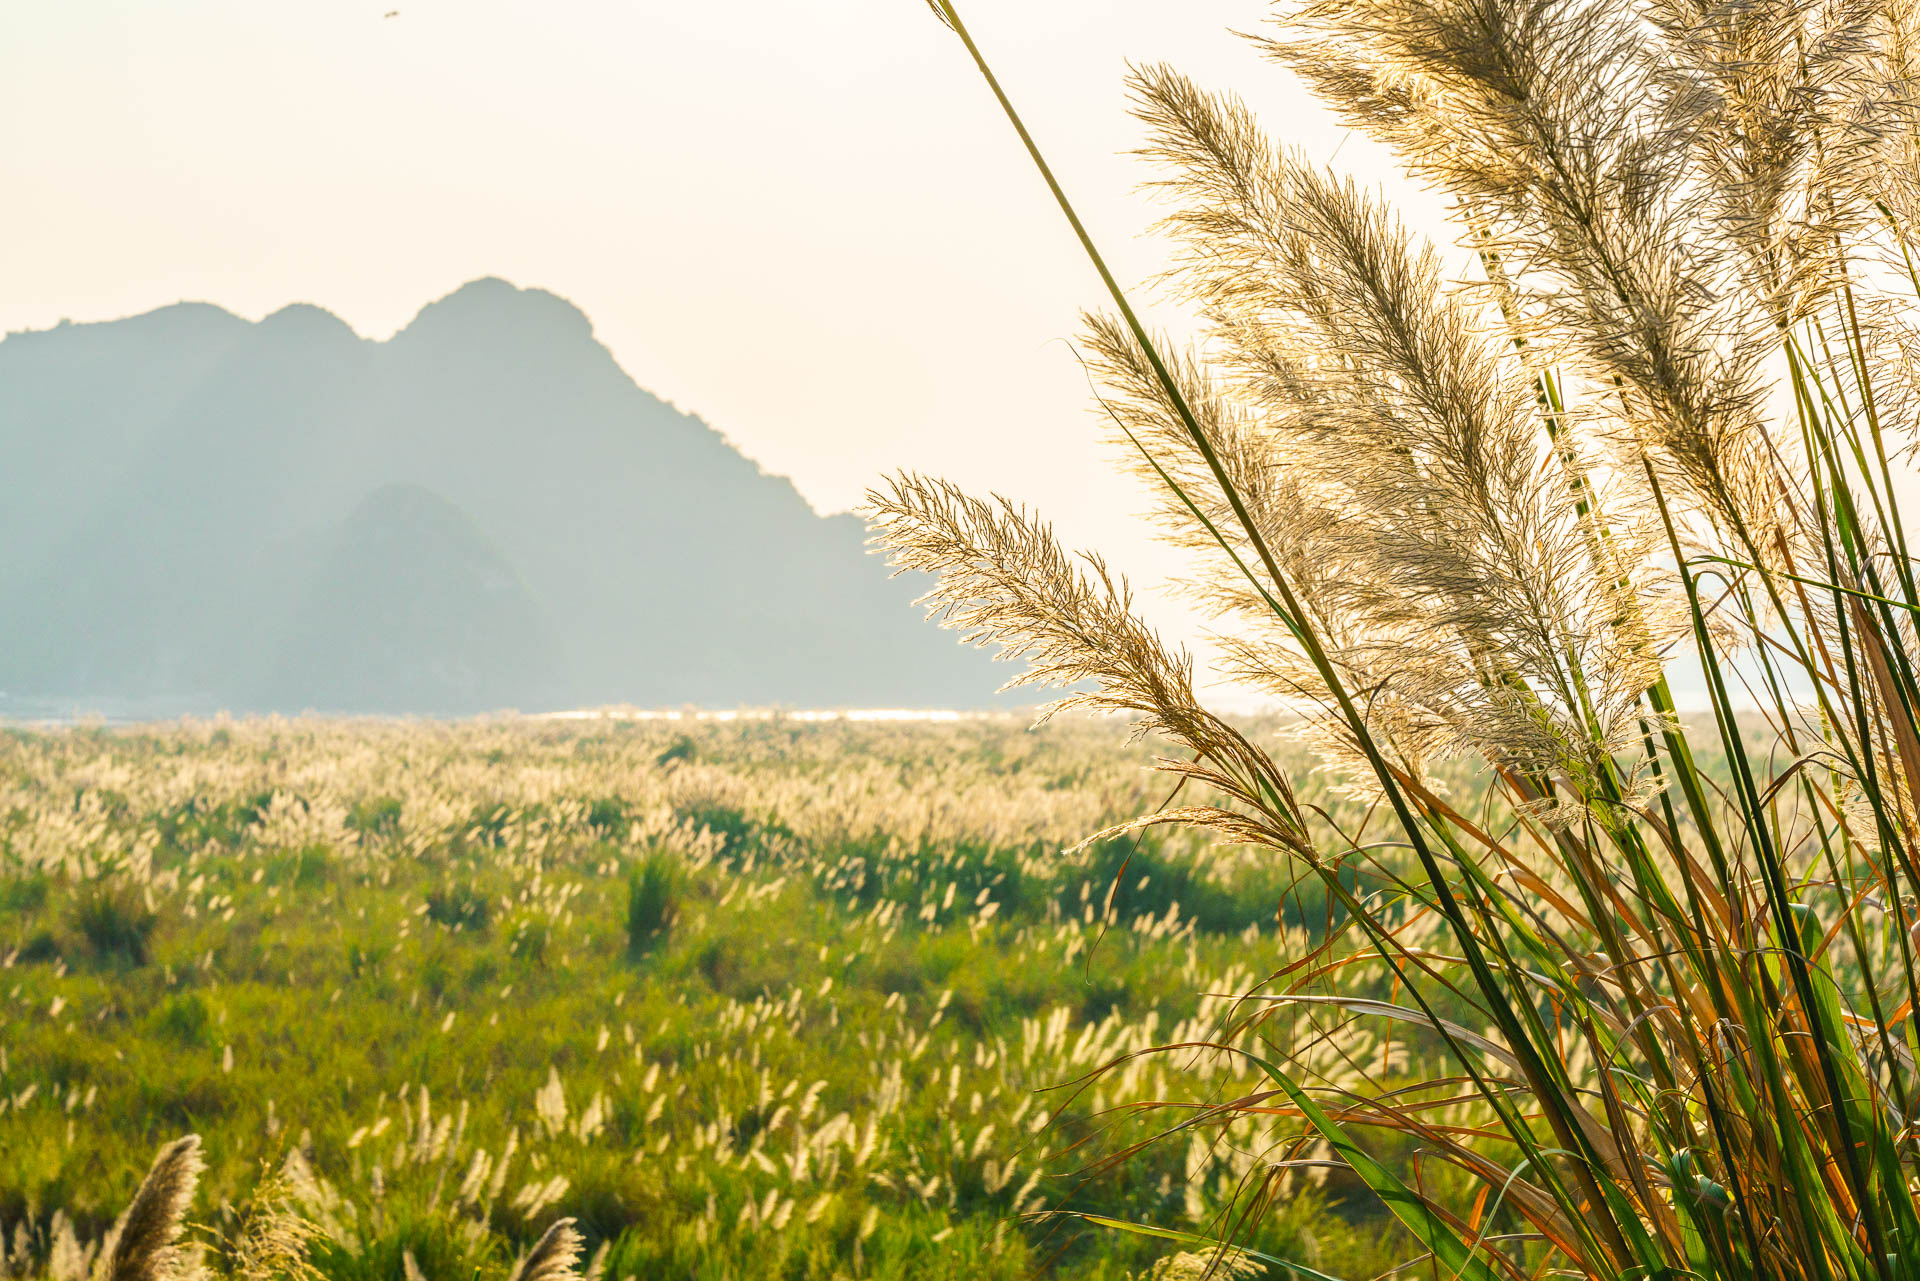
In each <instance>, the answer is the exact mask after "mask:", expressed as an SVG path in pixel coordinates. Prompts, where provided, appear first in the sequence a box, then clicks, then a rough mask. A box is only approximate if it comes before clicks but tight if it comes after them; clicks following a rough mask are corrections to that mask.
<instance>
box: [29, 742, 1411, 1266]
mask: <svg viewBox="0 0 1920 1281" xmlns="http://www.w3.org/2000/svg"><path fill="white" fill-rule="evenodd" d="M1268 737H1269V738H1273V739H1274V740H1275V741H1274V744H1273V750H1275V751H1276V752H1282V753H1286V752H1292V753H1295V754H1296V755H1297V752H1298V749H1295V748H1292V747H1290V746H1289V745H1288V744H1286V743H1285V742H1284V741H1280V738H1279V736H1278V734H1277V731H1276V732H1275V733H1272V734H1269V735H1268ZM1153 755H1154V752H1153V749H1152V747H1151V745H1150V744H1135V743H1130V742H1129V741H1128V739H1127V737H1126V734H1125V732H1124V728H1123V727H1120V726H1118V725H1116V724H1113V723H1111V722H1098V721H1067V720H1063V721H1060V722H1057V723H1054V724H1052V725H1050V726H1047V727H1044V728H1041V729H1038V730H1029V729H1027V728H1026V727H1025V725H1024V723H1023V722H1018V721H1014V720H1012V719H974V720H960V721H956V722H949V723H943V724H925V723H916V724H905V723H886V722H876V723H850V722H845V721H808V720H802V719H793V718H781V717H770V718H765V719H758V720H749V719H742V720H737V721H730V722H729V721H693V720H686V721H675V720H654V721H609V720H584V721H574V722H559V721H528V720H500V721H476V722H467V723H462V724H455V725H446V724H428V723H407V724H400V723H376V722H367V723H351V722H330V721H304V720H294V721H244V722H232V723H191V722H190V723H186V724H181V725H177V726H166V727H158V728H153V727H148V728H140V729H129V730H108V729H81V730H72V731H57V732H44V733H42V732H24V731H15V732H9V733H7V734H6V735H5V736H4V737H0V966H4V968H0V1232H3V1233H4V1249H3V1250H0V1259H3V1265H0V1275H5V1276H9V1277H32V1278H40V1277H48V1278H57V1279H62V1281H64V1279H65V1278H79V1277H82V1276H84V1275H86V1274H87V1272H88V1270H89V1269H90V1268H91V1267H92V1266H93V1264H94V1262H95V1260H96V1258H97V1255H98V1251H99V1242H100V1240H101V1238H102V1236H103V1235H104V1234H105V1233H106V1232H107V1230H108V1229H109V1228H110V1226H111V1225H112V1223H113V1220H114V1218H115V1216H116V1215H117V1214H118V1213H119V1212H120V1210H121V1209H122V1207H123V1206H124V1205H125V1204H126V1201H127V1199H128V1198H129V1197H130V1196H131V1194H132V1193H133V1191H134V1189H135V1187H136V1186H137V1185H138V1183H139V1181H140V1179H141V1176H142V1175H143V1173H144V1172H145V1170H146V1168H147V1165H148V1163H149V1162H150V1161H151V1160H152V1158H153V1155H154V1152H155V1151H156V1150H157V1149H158V1148H159V1146H160V1145H161V1144H163V1143H165V1142H167V1141H168V1140H170V1139H173V1138H175V1137H178V1136H180V1135H182V1134H187V1133H194V1134H198V1135H200V1136H201V1138H202V1140H203V1144H204V1153H205V1157H206V1160H207V1172H206V1175H205V1177H204V1178H203V1180H202V1182H201V1185H200V1189H199V1192H198V1196H197V1198H196V1200H195V1202H194V1205H193V1209H192V1211H191V1212H190V1215H189V1218H190V1221H191V1222H192V1223H193V1224H194V1225H195V1226H194V1229H193V1234H192V1239H193V1240H194V1242H196V1244H197V1248H199V1249H200V1250H202V1251H203V1252H204V1260H205V1263H206V1265H207V1266H208V1267H209V1268H210V1269H211V1270H212V1271H214V1272H215V1273H216V1274H226V1275H239V1274H241V1273H242V1272H243V1271H244V1269H243V1268H242V1267H241V1261H240V1260H239V1259H238V1255H237V1253H236V1250H235V1242H236V1241H237V1240H238V1239H239V1238H241V1237H242V1236H244V1234H245V1232H246V1230H247V1226H248V1225H249V1224H250V1223H257V1222H259V1221H260V1220H261V1219H262V1218H263V1216H265V1217H271V1216H275V1215H278V1216H282V1217H289V1216H290V1217H293V1218H297V1220H298V1221H299V1222H300V1223H302V1224H303V1225H305V1227H304V1229H303V1230H304V1231H306V1232H308V1233H309V1234H310V1235H311V1237H312V1239H311V1241H310V1243H309V1246H308V1250H307V1255H308V1259H309V1262H310V1264H311V1266H312V1267H314V1268H316V1269H317V1270H318V1273H319V1274H320V1275H322V1276H325V1277H328V1278H339V1279H341V1281H347V1279H353V1281H361V1279H366V1281H372V1279H373V1278H381V1279H382V1281H385V1279H388V1278H394V1279H398V1278H405V1277H411V1276H414V1275H416V1274H418V1275H421V1276H425V1277H427V1278H434V1279H438V1278H461V1279H462V1281H467V1279H469V1278H473V1277H476V1276H478V1277H484V1278H492V1277H501V1276H504V1275H505V1274H506V1272H507V1270H508V1268H509V1266H510V1265H511V1263H512V1260H513V1258H514V1257H515V1255H516V1253H518V1252H520V1251H522V1250H524V1249H525V1248H526V1247H527V1245H528V1244H529V1243H530V1242H531V1241H532V1240H533V1239H534V1238H535V1237H537V1236H538V1235H539V1234H540V1232H541V1231H542V1230H543V1228H544V1227H545V1226H546V1225H547V1224H549V1223H551V1222H552V1221H553V1220H554V1219H556V1218H557V1217H560V1216H571V1217H574V1218H575V1219H577V1220H578V1222H579V1226H580V1230H581V1232H582V1233H583V1234H584V1236H585V1251H586V1254H585V1259H586V1261H587V1262H588V1267H587V1270H588V1271H589V1273H590V1274H591V1275H593V1276H596V1277H605V1278H609V1279H611V1281H618V1279H619V1278H625V1277H633V1278H654V1277H660V1278H668V1277H671V1278H714V1279H718V1278H739V1279H741V1281H749V1279H757V1278H783V1279H792V1281H800V1279H802V1278H820V1279H822V1281H824V1279H826V1278H840V1277H845V1278H864V1277H874V1278H894V1277H898V1278H906V1277H913V1278H944V1277H954V1278H961V1277H965V1278H980V1277H1004V1278H1023V1277H1028V1276H1033V1275H1052V1276H1060V1277H1089V1278H1091V1277H1116V1278H1118V1277H1123V1276H1127V1275H1140V1276H1146V1275H1152V1274H1154V1271H1153V1270H1154V1269H1155V1268H1156V1267H1157V1268H1159V1270H1160V1274H1161V1275H1170V1273H1169V1270H1168V1268H1169V1256H1171V1255H1172V1254H1174V1253H1175V1252H1177V1251H1179V1250H1180V1249H1181V1248H1182V1246H1181V1244H1180V1243H1179V1242H1178V1241H1172V1240H1169V1239H1166V1238H1161V1237H1151V1236H1145V1235H1140V1234H1136V1233H1129V1232H1127V1231H1124V1230H1120V1229H1116V1228H1113V1227H1110V1226H1102V1225H1100V1224H1098V1223H1095V1222H1093V1221H1092V1220H1090V1219H1088V1218H1085V1217H1081V1216H1094V1217H1095V1218H1103V1219H1113V1220H1123V1221H1129V1222H1136V1223H1143V1224H1150V1225H1152V1226H1154V1227H1156V1228H1160V1229H1170V1230H1172V1231H1174V1232H1176V1233H1195V1234H1203V1235H1206V1234H1214V1233H1218V1232H1220V1231H1221V1230H1222V1229H1223V1227H1224V1226H1228V1225H1230V1224H1231V1223H1232V1221H1233V1220H1232V1218H1231V1216H1232V1215H1233V1213H1234V1206H1235V1205H1236V1203H1237V1202H1239V1201H1242V1200H1243V1199H1244V1194H1245V1193H1246V1191H1247V1190H1248V1189H1249V1188H1250V1187H1253V1186H1255V1185H1258V1186H1259V1187H1260V1188H1261V1189H1262V1195H1264V1196H1266V1197H1268V1198H1270V1199H1271V1200H1272V1201H1273V1208H1272V1209H1271V1210H1270V1212H1268V1213H1267V1214H1266V1215H1265V1217H1264V1218H1263V1219H1262V1220H1261V1222H1260V1223H1259V1226H1258V1228H1257V1230H1256V1231H1255V1233H1254V1236H1253V1238H1252V1239H1251V1240H1250V1241H1249V1242H1248V1243H1249V1244H1253V1245H1258V1246H1261V1247H1263V1248H1265V1249H1269V1250H1272V1251H1273V1252H1274V1253H1276V1254H1279V1255H1283V1256H1285V1257H1287V1258H1290V1259H1293V1260H1297V1261H1301V1262H1306V1263H1310V1264H1312V1265H1313V1266H1315V1267H1318V1268H1322V1269H1325V1270H1327V1271H1329V1272H1332V1273H1334V1274H1335V1275H1340V1276H1372V1275H1375V1274H1377V1273H1379V1272H1381V1271H1382V1270H1384V1269H1386V1268H1388V1267H1390V1266H1391V1265H1392V1264H1393V1263H1394V1262H1395V1261H1396V1260H1397V1259H1401V1258H1404V1257H1406V1256H1408V1255H1409V1254H1413V1253H1417V1250H1416V1249H1412V1248H1409V1245H1408V1242H1407V1241H1406V1239H1405V1238H1404V1237H1402V1236H1401V1234H1400V1232H1399V1229H1398V1227H1397V1226H1396V1225H1394V1224H1393V1222H1392V1220H1391V1219H1389V1218H1387V1217H1386V1216H1385V1215H1384V1214H1383V1213H1382V1212H1381V1211H1380V1210H1379V1207H1378V1203H1377V1202H1374V1201H1372V1200H1371V1198H1370V1196H1369V1194H1367V1193H1366V1192H1365V1190H1364V1188H1362V1187H1361V1186H1360V1185H1359V1184H1358V1183H1357V1182H1356V1181H1354V1180H1352V1179H1351V1177H1350V1176H1348V1177H1345V1178H1343V1177H1342V1176H1343V1175H1344V1172H1331V1176H1330V1171H1329V1169H1328V1168H1327V1164H1326V1163H1321V1162H1315V1161H1313V1160H1312V1159H1310V1158H1312V1157H1313V1156H1314V1155H1315V1154H1314V1153H1312V1152H1310V1151H1298V1150H1295V1149H1296V1148H1297V1147H1298V1140H1297V1138H1296V1137H1295V1136H1297V1134H1298V1125H1297V1122H1289V1121H1287V1120H1285V1119H1284V1118H1279V1117H1276V1118H1274V1128H1273V1129H1272V1130H1271V1131H1268V1130H1266V1129H1265V1128H1263V1126H1262V1125H1261V1123H1260V1120H1259V1118H1258V1117H1257V1116H1256V1117H1249V1116H1246V1115H1240V1116H1238V1119H1236V1121H1235V1122H1234V1124H1233V1125H1232V1126H1231V1127H1230V1128H1229V1127H1224V1126H1213V1127H1206V1128H1196V1129H1190V1130H1177V1129H1176V1127H1178V1126H1179V1125H1180V1124H1181V1122H1182V1121H1183V1120H1184V1119H1186V1118H1187V1117H1188V1116H1190V1115H1191V1109H1190V1108H1188V1107H1187V1106H1186V1105H1188V1104H1191V1103H1193V1102H1195V1101H1213V1102H1218V1101H1220V1100H1223V1099H1229V1098H1233V1097H1236V1092H1239V1093H1241V1094H1244V1093H1247V1092H1249V1091H1251V1090H1253V1089H1255V1088H1257V1087H1256V1078H1255V1077H1253V1076H1251V1075H1249V1071H1248V1068H1247V1066H1246V1065H1245V1063H1243V1062H1241V1061H1240V1060H1239V1059H1237V1058H1236V1057H1235V1056H1234V1055H1231V1054H1228V1053H1224V1052H1218V1051H1214V1050H1206V1049H1195V1048H1188V1049H1184V1050H1179V1051H1167V1052H1160V1053H1148V1052H1147V1051H1152V1050H1154V1049H1155V1048H1156V1047H1160V1046H1165V1045H1175V1044H1181V1043H1186V1044H1188V1045H1191V1044H1192V1043H1196V1042H1216V1043H1222V1044H1224V1043H1233V1044H1242V1045H1251V1044H1253V1043H1254V1042H1255V1041H1256V1040H1258V1039H1259V1038H1261V1037H1265V1036H1269V1035H1271V1031H1270V1029H1267V1028H1265V1027H1264V1026H1258V1025H1256V1026H1254V1027H1252V1028H1251V1029H1248V1028H1246V1027H1244V1026H1243V1023H1242V1021H1239V1020H1236V1019H1235V1017H1234V1015H1235V1008H1234V1005H1233V1003H1232V1002H1231V1001H1230V1000H1229V999H1227V994H1234V993H1242V992H1246V991H1248V990H1250V989H1251V988H1252V987H1254V985H1255V984H1257V983H1258V982H1259V981H1260V980H1261V979H1262V978H1264V977H1265V976H1266V975H1267V974H1269V973H1271V972H1272V971H1274V970H1275V969H1277V968H1278V967H1279V966H1280V965H1282V964H1284V963H1285V962H1286V961H1287V960H1289V959H1294V958H1297V957H1299V956H1301V955H1304V954H1305V953H1306V952H1307V951H1308V950H1309V949H1310V948H1311V947H1312V945H1313V942H1314V941H1315V940H1316V939H1317V938H1318V937H1320V936H1321V933H1322V931H1323V929H1324V925H1325V921H1326V919H1327V918H1326V916H1325V909H1324V904H1323V901H1322V900H1320V899H1318V898H1316V897H1315V893H1317V891H1316V892H1314V893H1308V892H1305V891H1303V889H1302V887H1299V886H1296V885H1295V884H1294V880H1295V872H1294V870H1293V869H1291V868H1289V867H1288V866H1285V865H1283V863H1282V862H1280V861H1277V860H1276V859H1275V857H1274V856H1272V855H1271V854H1270V853H1267V852H1259V851H1242V850H1235V849H1229V848H1221V847H1217V846H1213V845H1209V844H1206V843H1204V842H1203V840H1202V838H1200V837H1197V836H1196V835H1194V834H1193V833H1190V832H1168V831H1166V830H1165V829H1153V830H1151V831H1150V832H1148V833H1147V834H1145V835H1144V836H1142V837H1141V838H1139V839H1138V841H1137V842H1136V841H1135V840H1133V839H1131V838H1127V837H1120V838H1115V839H1109V840H1104V841H1096V842H1094V843H1092V844H1091V845H1087V846H1085V847H1083V848H1075V847H1076V846H1078V845H1079V844H1080V842H1081V841H1082V840H1083V839H1084V838H1086V837H1087V836H1089V835H1090V834H1092V833H1094V832H1097V831H1098V830H1100V829H1101V828H1102V827H1103V826H1106V825H1108V824H1112V823H1116V822H1120V821H1124V820H1125V819H1128V818H1131V817H1133V816H1134V815H1137V814H1140V813H1143V812H1146V811H1149V810H1151V809H1153V808H1154V807H1155V806H1157V805H1159V804H1161V803H1162V802H1163V801H1164V800H1165V799H1166V795H1165V793H1166V787H1167V784H1166V776H1165V775H1155V774H1153V773H1152V772H1151V771H1150V769H1149V768H1148V767H1149V766H1150V765H1151V761H1152V757H1153ZM1308 777H1309V778H1310V779H1312V778H1313V777H1316V776H1308ZM1318 799H1319V801H1320V803H1323V804H1325V805H1326V806H1328V807H1330V808H1329V812H1330V813H1338V812H1340V811H1341V808H1342V807H1347V808H1354V806H1353V803H1352V802H1347V801H1343V800H1340V799H1338V798H1335V797H1332V796H1328V795H1325V794H1324V793H1322V794H1320V795H1319V798H1318ZM1389 1031H1390V1030H1389ZM1373 1035H1374V1034H1373V1033H1369V1032H1368V1031H1366V1030H1365V1029H1363V1028H1361V1027H1358V1026H1349V1027H1347V1028H1345V1029H1344V1030H1343V1032H1342V1037H1341V1040H1340V1042H1339V1045H1338V1050H1337V1053H1336V1051H1335V1050H1334V1049H1333V1048H1332V1046H1331V1044H1330V1043H1329V1045H1328V1046H1327V1047H1325V1048H1324V1050H1316V1048H1315V1046H1314V1045H1313V1044H1312V1043H1310V1042H1305V1043H1303V1042H1298V1041H1296V1042H1295V1043H1294V1044H1293V1045H1292V1046H1291V1050H1292V1054H1293V1056H1294V1061H1295V1062H1296V1064H1305V1065H1307V1068H1309V1069H1311V1070H1314V1071H1317V1072H1318V1073H1319V1075H1320V1079H1322V1080H1324V1081H1327V1082H1329V1083H1337V1082H1338V1080H1339V1079H1340V1078H1341V1074H1342V1073H1343V1072H1346V1071H1348V1070H1349V1066H1348V1064H1349V1061H1350V1060H1353V1059H1355V1058H1356V1056H1357V1058H1359V1059H1363V1060H1367V1061H1368V1070H1371V1071H1376V1072H1377V1071H1380V1070H1383V1069H1384V1070H1386V1071H1389V1072H1391V1071H1392V1070H1394V1063H1395V1061H1396V1056H1399V1057H1401V1058H1404V1056H1405V1055H1406V1053H1407V1049H1406V1047H1405V1045H1403V1044H1397V1043H1395V1042H1393V1041H1392V1040H1391V1037H1390V1034H1389V1033H1381V1034H1380V1035H1381V1036H1382V1037H1383V1038H1384V1039H1380V1040H1377V1041H1375V1040H1370V1039H1369V1037H1371V1036H1373ZM1316 1056H1317V1057H1316ZM1303 1070H1305V1069H1303ZM1143 1102H1157V1103H1161V1104H1164V1105H1166V1106H1164V1107H1160V1108H1158V1109H1152V1110H1140V1109H1138V1108H1137V1107H1135V1106H1133V1105H1138V1104H1141V1103H1143ZM1169 1131H1172V1132H1169ZM1156 1136H1162V1137H1158V1138H1156ZM1148 1140H1154V1141H1152V1142H1147V1141H1148ZM1140 1144H1144V1146H1141V1147H1139V1149H1138V1150H1137V1151H1133V1150H1131V1149H1132V1147H1133V1145H1140ZM1287 1145H1293V1146H1291V1147H1289V1146H1287ZM1292 1158H1300V1159H1302V1160H1303V1161H1304V1164H1301V1165H1300V1166H1298V1168H1292V1167H1285V1166H1276V1165H1275V1163H1276V1162H1283V1161H1284V1160H1287V1159H1292ZM1275 1275H1279V1274H1278V1273H1276V1274H1275Z"/></svg>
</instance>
